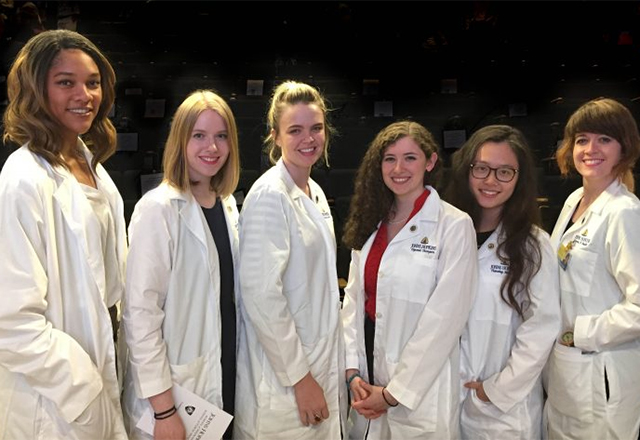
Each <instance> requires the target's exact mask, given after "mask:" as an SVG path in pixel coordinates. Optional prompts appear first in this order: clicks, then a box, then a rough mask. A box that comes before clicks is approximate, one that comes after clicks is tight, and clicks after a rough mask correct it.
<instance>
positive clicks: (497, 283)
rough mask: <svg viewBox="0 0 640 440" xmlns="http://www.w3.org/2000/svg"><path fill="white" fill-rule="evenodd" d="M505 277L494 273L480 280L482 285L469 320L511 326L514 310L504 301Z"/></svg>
mask: <svg viewBox="0 0 640 440" xmlns="http://www.w3.org/2000/svg"><path fill="white" fill-rule="evenodd" d="M504 278H505V275H501V274H496V273H492V274H489V275H486V276H483V277H481V278H480V281H481V284H479V288H478V290H477V295H476V298H475V301H474V304H473V308H472V309H471V314H470V317H469V319H472V320H474V321H485V322H486V321H492V322H495V323H498V324H502V325H507V326H510V325H511V320H512V319H513V309H512V308H511V307H510V306H509V305H508V304H507V303H506V302H505V301H504V300H503V299H502V295H501V293H500V287H501V286H502V281H503V280H504Z"/></svg>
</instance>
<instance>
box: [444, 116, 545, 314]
mask: <svg viewBox="0 0 640 440" xmlns="http://www.w3.org/2000/svg"><path fill="white" fill-rule="evenodd" d="M487 142H496V143H502V142H506V143H507V144H508V145H509V147H510V148H511V151H513V153H514V154H515V156H516V158H517V159H518V180H517V182H516V185H515V188H514V190H513V194H512V195H511V197H510V198H509V200H507V201H506V202H505V204H504V206H503V208H502V213H501V222H502V230H503V236H502V237H501V238H502V239H503V241H502V243H501V244H500V245H499V246H498V249H497V253H498V257H499V258H500V259H501V260H504V261H507V262H508V263H509V272H508V274H507V276H506V277H505V279H504V280H503V282H502V285H501V287H500V293H501V296H502V299H503V300H504V301H505V302H506V303H507V304H508V305H509V306H510V307H512V308H513V309H514V310H515V311H516V312H517V313H518V314H519V315H520V316H523V314H524V311H525V310H526V305H527V304H528V303H529V302H530V285H531V280H532V279H533V277H534V276H535V274H536V273H538V271H539V270H540V265H541V263H542V253H541V250H540V244H539V243H538V240H537V239H536V235H535V227H534V226H540V224H541V221H540V210H539V208H538V202H537V200H536V197H537V188H538V186H537V179H536V173H535V163H534V159H533V156H532V154H531V150H530V149H529V146H528V144H527V141H526V139H525V137H524V135H523V134H522V133H521V132H520V130H518V129H516V128H514V127H511V126H508V125H489V126H486V127H483V128H481V129H479V130H478V131H476V132H475V133H474V134H473V135H472V136H471V137H470V138H469V140H467V142H465V144H464V145H463V146H462V148H460V149H459V150H458V151H456V152H455V153H454V154H453V157H452V167H451V168H452V169H451V180H450V182H449V186H448V188H447V193H446V199H447V201H449V202H450V203H451V204H453V205H454V206H456V207H458V208H460V209H461V210H463V211H465V212H467V213H468V214H469V215H470V216H471V218H472V219H473V223H474V225H476V230H477V228H478V226H477V225H478V224H479V223H480V219H481V216H482V208H481V207H480V205H478V202H477V200H476V198H475V197H474V195H473V193H472V192H471V188H470V187H469V176H470V172H471V164H472V163H473V162H475V160H476V155H477V154H478V151H479V150H480V148H481V147H482V146H483V145H484V144H486V143H487ZM518 292H523V297H519V294H518Z"/></svg>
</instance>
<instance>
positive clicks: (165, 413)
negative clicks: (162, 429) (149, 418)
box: [153, 405, 178, 420]
mask: <svg viewBox="0 0 640 440" xmlns="http://www.w3.org/2000/svg"><path fill="white" fill-rule="evenodd" d="M176 412H178V410H177V409H176V406H175V405H173V406H172V407H171V408H169V409H168V410H166V411H162V412H159V413H157V412H154V413H153V418H154V419H156V420H164V419H168V418H169V417H171V416H172V415H174V414H175V413H176Z"/></svg>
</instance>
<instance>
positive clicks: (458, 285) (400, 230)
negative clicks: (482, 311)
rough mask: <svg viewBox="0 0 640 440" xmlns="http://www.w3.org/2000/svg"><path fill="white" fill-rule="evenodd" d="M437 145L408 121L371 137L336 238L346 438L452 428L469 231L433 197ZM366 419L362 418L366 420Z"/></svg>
mask: <svg viewBox="0 0 640 440" xmlns="http://www.w3.org/2000/svg"><path fill="white" fill-rule="evenodd" d="M439 167H440V163H439V157H438V145H437V143H436V142H435V140H434V138H433V136H432V135H431V133H430V132H429V131H428V130H427V129H426V128H424V127H423V126H421V125H420V124H418V123H416V122H412V121H400V122H395V123H392V124H390V125H389V126H387V127H386V128H384V129H383V130H382V131H380V132H379V133H378V135H377V136H376V137H375V139H374V140H373V142H372V143H371V145H370V146H369V149H368V151H367V153H366V154H365V157H364V159H363V161H362V164H361V165H360V168H359V170H358V173H357V175H356V182H355V193H354V196H353V200H352V203H351V209H350V213H349V217H348V219H347V223H346V225H345V233H344V237H343V241H344V242H345V244H346V245H347V246H349V247H350V248H352V249H353V251H352V256H351V266H350V270H349V282H348V285H347V287H346V289H345V299H344V306H343V310H342V319H343V325H344V331H345V344H346V371H345V378H346V380H347V382H348V385H349V389H350V391H351V400H352V408H353V410H352V411H351V417H353V418H354V420H353V423H354V426H353V428H352V429H351V432H350V433H349V436H350V437H352V438H356V437H357V438H363V436H364V433H365V432H367V429H368V437H367V438H369V439H388V438H397V439H413V438H420V439H442V438H455V437H457V435H458V401H457V399H456V398H452V396H457V395H458V393H459V379H458V377H459V363H458V362H459V359H458V358H459V352H458V340H459V337H460V334H461V333H462V330H463V328H464V325H465V323H466V321H467V317H468V315H469V309H470V307H471V304H472V302H473V296H474V295H475V292H476V278H477V268H476V258H475V255H474V252H475V245H476V242H475V234H474V231H473V224H472V222H471V219H470V218H469V216H468V215H467V214H465V213H464V212H462V211H460V210H458V209H456V208H454V207H453V206H451V205H450V204H448V203H446V202H444V201H442V200H441V199H440V196H439V195H438V192H437V191H436V190H435V189H434V187H433V186H432V185H435V184H436V183H437V176H438V171H439ZM367 425H368V426H367Z"/></svg>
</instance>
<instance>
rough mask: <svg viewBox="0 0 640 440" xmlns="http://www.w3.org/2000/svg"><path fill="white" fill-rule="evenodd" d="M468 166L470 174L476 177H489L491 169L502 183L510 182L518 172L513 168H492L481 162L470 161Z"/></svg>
mask: <svg viewBox="0 0 640 440" xmlns="http://www.w3.org/2000/svg"><path fill="white" fill-rule="evenodd" d="M469 167H470V168H471V175H472V176H473V177H474V178H476V179H486V178H487V177H489V174H491V171H493V172H494V173H495V176H496V179H497V180H499V181H500V182H504V183H507V182H511V181H512V180H513V178H514V177H516V174H517V173H518V170H516V169H515V168H511V167H498V168H492V167H490V166H489V165H485V164H482V163H472V164H471V165H469Z"/></svg>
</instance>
